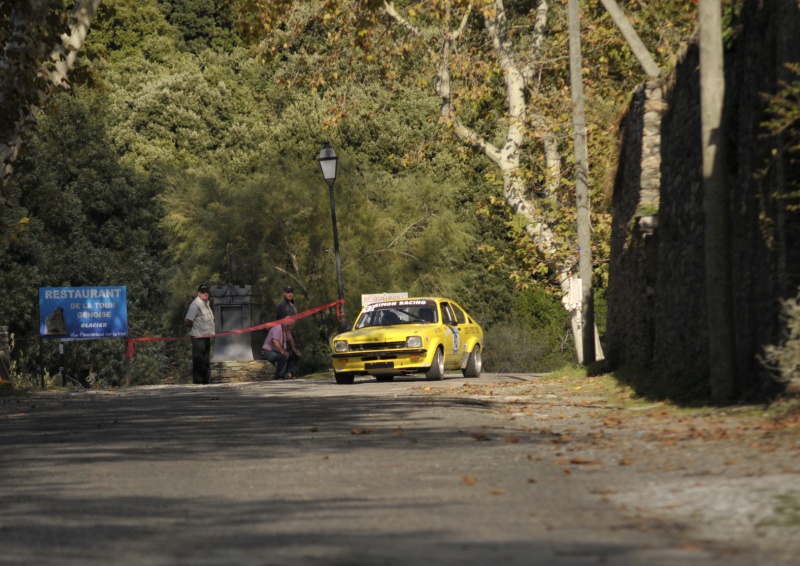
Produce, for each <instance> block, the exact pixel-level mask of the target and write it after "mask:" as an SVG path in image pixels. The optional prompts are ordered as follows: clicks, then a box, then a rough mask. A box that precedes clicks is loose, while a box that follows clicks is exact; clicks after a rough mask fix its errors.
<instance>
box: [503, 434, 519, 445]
mask: <svg viewBox="0 0 800 566" xmlns="http://www.w3.org/2000/svg"><path fill="white" fill-rule="evenodd" d="M506 442H508V443H509V444H516V443H517V442H519V438H517V437H516V436H506Z"/></svg>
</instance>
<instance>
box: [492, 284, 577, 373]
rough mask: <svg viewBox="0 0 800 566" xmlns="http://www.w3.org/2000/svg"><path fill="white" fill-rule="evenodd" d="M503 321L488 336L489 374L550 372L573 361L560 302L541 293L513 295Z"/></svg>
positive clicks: (566, 325) (569, 338) (569, 337)
mask: <svg viewBox="0 0 800 566" xmlns="http://www.w3.org/2000/svg"><path fill="white" fill-rule="evenodd" d="M502 315H503V317H502V320H501V321H499V322H497V323H496V324H494V325H492V326H491V327H489V329H488V330H487V331H486V333H485V345H486V355H485V356H484V363H485V367H486V371H491V372H509V371H511V372H513V371H517V372H531V371H532V372H547V371H552V370H554V369H556V368H559V367H562V366H563V365H565V364H568V363H570V362H571V361H572V359H573V346H572V344H571V334H570V332H569V328H568V324H567V320H568V313H567V311H566V310H564V307H563V306H562V305H561V302H560V301H559V300H558V299H556V298H554V297H552V296H551V295H550V294H548V293H546V292H543V291H541V290H535V289H534V290H528V291H523V292H518V293H516V294H514V296H513V300H512V302H511V307H510V309H509V308H506V309H505V310H504V312H503V313H502Z"/></svg>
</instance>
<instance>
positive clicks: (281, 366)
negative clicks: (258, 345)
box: [261, 350, 299, 379]
mask: <svg viewBox="0 0 800 566" xmlns="http://www.w3.org/2000/svg"><path fill="white" fill-rule="evenodd" d="M261 358H262V359H264V360H267V361H269V362H272V363H273V364H275V377H277V378H278V379H283V378H284V377H286V374H287V373H291V374H294V373H296V372H297V362H298V360H299V358H298V357H297V355H296V354H295V353H294V352H292V353H291V354H290V355H289V357H288V358H287V357H286V356H284V355H283V354H281V353H280V352H277V351H275V350H261Z"/></svg>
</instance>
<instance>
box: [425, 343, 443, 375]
mask: <svg viewBox="0 0 800 566" xmlns="http://www.w3.org/2000/svg"><path fill="white" fill-rule="evenodd" d="M425 377H427V378H428V379H430V380H431V381H441V380H442V378H443V377H444V356H443V355H442V349H441V348H437V349H436V353H435V354H434V355H433V363H432V364H431V367H430V369H429V370H428V371H427V372H426V373H425Z"/></svg>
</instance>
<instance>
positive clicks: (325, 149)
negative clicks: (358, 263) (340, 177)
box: [318, 142, 348, 332]
mask: <svg viewBox="0 0 800 566" xmlns="http://www.w3.org/2000/svg"><path fill="white" fill-rule="evenodd" d="M318 160H319V167H320V169H322V177H323V178H324V179H325V182H326V183H328V188H329V189H330V192H331V218H332V219H333V254H334V257H335V260H336V282H337V283H338V285H339V300H340V301H341V303H339V329H340V330H341V331H342V332H346V331H347V330H348V326H347V316H346V315H345V311H344V285H343V284H342V262H341V261H340V260H339V230H338V229H337V227H336V202H335V200H334V198H333V183H335V182H336V169H337V167H338V165H339V158H338V157H337V156H336V151H334V149H333V148H332V147H331V144H330V143H328V142H322V149H320V150H319V158H318Z"/></svg>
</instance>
